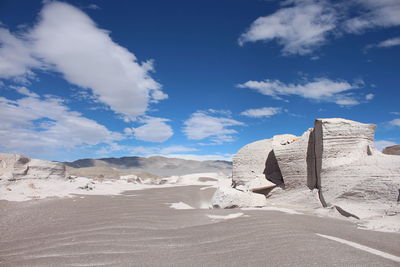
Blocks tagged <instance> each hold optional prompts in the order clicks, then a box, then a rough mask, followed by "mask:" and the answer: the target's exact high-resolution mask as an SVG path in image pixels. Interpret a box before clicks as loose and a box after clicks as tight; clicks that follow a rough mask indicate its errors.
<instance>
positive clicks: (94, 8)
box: [86, 4, 100, 10]
mask: <svg viewBox="0 0 400 267" xmlns="http://www.w3.org/2000/svg"><path fill="white" fill-rule="evenodd" d="M86 8H88V9H93V10H97V9H100V7H99V6H98V5H96V4H90V5H88V6H87V7H86Z"/></svg>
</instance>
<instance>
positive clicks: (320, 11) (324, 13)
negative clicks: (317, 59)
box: [239, 0, 337, 55]
mask: <svg viewBox="0 0 400 267" xmlns="http://www.w3.org/2000/svg"><path fill="white" fill-rule="evenodd" d="M286 2H287V3H292V4H294V5H293V6H290V7H284V8H281V9H280V10H278V11H277V12H275V13H273V14H271V15H268V16H265V17H259V18H258V19H256V20H255V21H254V22H253V23H252V24H251V25H250V27H249V29H248V30H247V31H246V32H245V33H243V34H242V35H241V36H240V38H239V44H240V45H243V44H244V43H246V42H255V41H272V40H276V41H277V42H278V43H279V44H281V45H282V46H283V49H282V52H283V53H284V54H300V55H305V54H309V53H311V52H312V51H313V50H314V49H315V48H316V47H318V46H320V45H321V44H323V43H324V42H325V40H326V36H327V34H328V33H329V31H331V30H332V29H333V28H335V26H336V20H337V18H336V13H335V10H334V9H333V8H332V7H330V6H329V5H328V3H327V2H326V1H309V0H301V1H286Z"/></svg>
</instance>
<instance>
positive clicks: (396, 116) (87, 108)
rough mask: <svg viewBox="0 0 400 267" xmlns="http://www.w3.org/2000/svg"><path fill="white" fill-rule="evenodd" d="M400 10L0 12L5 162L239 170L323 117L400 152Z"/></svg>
mask: <svg viewBox="0 0 400 267" xmlns="http://www.w3.org/2000/svg"><path fill="white" fill-rule="evenodd" d="M399 14H400V1H399V0H381V1H373V0H350V1H316V0H288V1H271V0H270V1H261V0H236V1H232V0H226V1H225V0H218V1H215V0H213V1H211V0H205V1H160V0H158V1H156V0H148V1H105V0H104V1H102V0H91V1H83V0H82V1H67V2H56V1H21V0H13V1H11V0H9V1H7V0H2V1H0V116H1V118H2V119H1V122H0V151H1V152H6V153H19V154H24V155H28V156H32V157H38V158H44V159H52V160H62V161H64V160H75V159H78V158H85V157H95V158H97V157H119V156H136V155H139V156H150V155H167V156H176V157H181V158H188V159H230V157H231V155H232V154H234V153H235V152H236V151H237V150H238V149H239V148H240V147H242V146H243V145H245V144H247V143H250V142H253V141H256V140H260V139H265V138H271V137H272V136H274V135H276V134H284V133H292V134H296V135H301V134H302V133H303V132H304V131H305V130H306V129H308V128H310V127H312V126H313V120H314V119H315V118H328V117H341V118H346V119H351V120H357V121H361V122H365V123H374V124H377V126H378V128H377V131H376V144H377V147H378V148H382V147H384V146H387V145H391V144H396V143H399V142H400V138H399V133H400V105H399V99H400V90H399V84H400V75H399V74H400V73H399V70H400V27H399V26H400V15H399Z"/></svg>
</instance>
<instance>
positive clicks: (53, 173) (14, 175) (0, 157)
mask: <svg viewBox="0 0 400 267" xmlns="http://www.w3.org/2000/svg"><path fill="white" fill-rule="evenodd" d="M65 177H66V169H65V165H64V164H62V163H59V162H52V161H47V160H40V159H31V158H28V157H24V156H21V155H16V154H5V153H0V179H1V180H0V182H5V181H14V180H21V179H60V178H61V179H65Z"/></svg>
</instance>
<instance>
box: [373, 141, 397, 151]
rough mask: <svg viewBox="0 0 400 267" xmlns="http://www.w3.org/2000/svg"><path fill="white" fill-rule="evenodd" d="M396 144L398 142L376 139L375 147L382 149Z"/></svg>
mask: <svg viewBox="0 0 400 267" xmlns="http://www.w3.org/2000/svg"><path fill="white" fill-rule="evenodd" d="M393 145H396V143H394V142H392V141H387V140H378V141H375V147H376V149H377V150H379V151H382V150H383V149H384V148H385V147H388V146H393Z"/></svg>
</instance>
